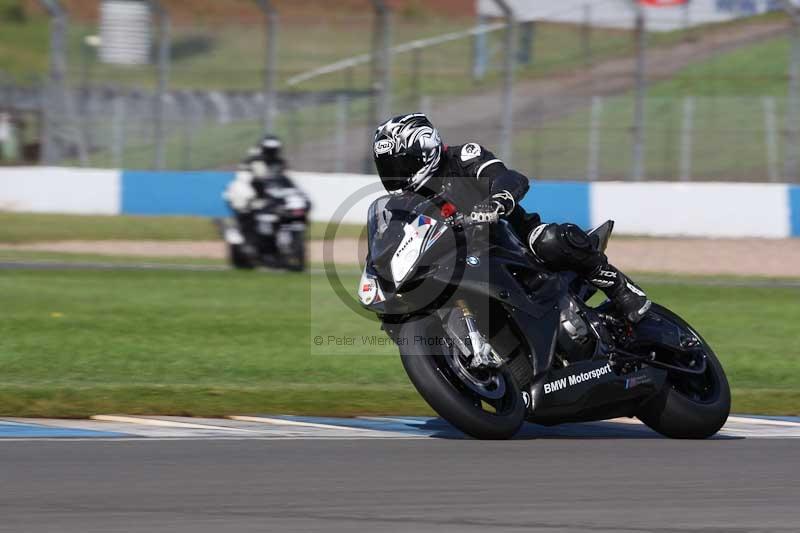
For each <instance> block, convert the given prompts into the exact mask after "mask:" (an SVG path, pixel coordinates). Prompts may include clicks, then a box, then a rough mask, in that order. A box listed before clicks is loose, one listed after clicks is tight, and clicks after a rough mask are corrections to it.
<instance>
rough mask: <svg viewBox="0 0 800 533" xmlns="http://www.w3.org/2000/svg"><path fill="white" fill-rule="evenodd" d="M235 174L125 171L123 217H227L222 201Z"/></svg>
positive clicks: (123, 175)
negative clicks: (226, 188) (223, 193)
mask: <svg viewBox="0 0 800 533" xmlns="http://www.w3.org/2000/svg"><path fill="white" fill-rule="evenodd" d="M233 177H234V174H233V172H155V171H141V170H124V171H123V172H122V193H121V194H122V201H121V202H120V204H121V211H122V214H124V215H195V216H206V217H221V216H227V215H228V209H227V207H226V206H225V202H224V201H223V200H222V192H223V191H224V190H225V186H226V185H227V184H228V183H229V182H230V181H231V180H232V179H233Z"/></svg>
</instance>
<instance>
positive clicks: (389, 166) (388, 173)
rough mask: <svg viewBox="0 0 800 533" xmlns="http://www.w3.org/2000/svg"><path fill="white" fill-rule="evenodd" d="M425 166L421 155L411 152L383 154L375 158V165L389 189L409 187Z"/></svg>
mask: <svg viewBox="0 0 800 533" xmlns="http://www.w3.org/2000/svg"><path fill="white" fill-rule="evenodd" d="M423 166H424V163H423V162H422V158H421V157H413V156H410V155H409V154H398V155H382V156H380V157H376V158H375V167H376V168H377V169H378V175H379V176H380V177H381V181H382V182H383V186H384V187H385V188H386V190H387V191H390V192H391V191H398V190H400V189H403V188H405V187H408V186H409V185H410V182H411V178H412V177H413V176H414V175H415V174H416V173H417V172H419V170H420V169H421V168H422V167H423Z"/></svg>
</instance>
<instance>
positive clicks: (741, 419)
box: [728, 416, 800, 429]
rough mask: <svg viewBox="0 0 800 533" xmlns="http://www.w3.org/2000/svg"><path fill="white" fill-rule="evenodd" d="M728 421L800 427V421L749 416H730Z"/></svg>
mask: <svg viewBox="0 0 800 533" xmlns="http://www.w3.org/2000/svg"><path fill="white" fill-rule="evenodd" d="M728 422H741V423H744V424H757V425H761V426H783V427H790V428H797V429H800V422H789V421H787V420H770V419H768V418H749V417H746V416H729V417H728Z"/></svg>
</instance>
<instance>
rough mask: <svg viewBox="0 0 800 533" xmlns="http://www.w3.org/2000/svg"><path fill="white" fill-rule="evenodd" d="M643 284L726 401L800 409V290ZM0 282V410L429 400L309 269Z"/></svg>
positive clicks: (356, 408) (62, 274) (331, 408)
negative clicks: (693, 341) (720, 369)
mask: <svg viewBox="0 0 800 533" xmlns="http://www.w3.org/2000/svg"><path fill="white" fill-rule="evenodd" d="M356 282H357V277H355V276H348V277H345V278H344V279H343V283H344V286H345V288H351V287H352V288H355V286H356ZM646 286H647V288H648V289H649V290H650V292H651V294H652V296H653V297H654V298H655V299H656V300H658V301H659V302H661V303H663V304H664V305H667V306H668V307H670V308H673V309H674V310H676V311H677V312H678V313H680V314H681V315H683V316H684V317H685V318H686V319H687V320H688V321H690V322H691V323H693V324H694V325H696V326H697V328H698V329H699V330H700V331H701V332H702V333H703V334H704V335H705V336H706V338H707V339H708V340H709V342H710V343H711V344H712V345H713V346H714V347H715V349H716V350H717V353H718V355H719V356H720V358H721V360H722V362H723V364H724V365H725V368H726V370H727V372H728V376H729V379H730V382H731V385H732V387H733V393H734V409H735V410H736V411H738V412H751V413H763V414H800V392H798V391H800V386H798V385H800V376H799V375H798V373H797V366H798V363H797V361H798V356H800V342H798V340H797V336H796V328H795V325H796V324H797V322H798V319H800V309H798V307H797V306H796V304H795V302H796V299H797V296H798V290H796V289H776V288H745V287H736V288H735V289H734V288H731V287H725V286H694V285H688V284H687V285H676V284H674V282H671V283H670V284H658V283H649V284H646ZM0 295H1V296H0V297H1V298H2V301H3V305H2V307H0V372H1V373H0V415H2V416H12V415H14V416H68V417H82V416H88V415H92V414H98V413H112V412H127V413H137V414H182V415H205V416H212V415H213V416H218V415H224V414H232V413H254V412H272V413H297V414H310V413H314V414H326V415H352V414H365V413H370V414H429V413H430V411H429V409H428V408H427V407H426V406H425V405H424V403H423V402H422V400H421V399H420V398H419V397H418V396H417V395H416V393H415V392H414V390H413V389H412V387H411V385H410V384H409V383H408V380H407V378H406V376H405V374H404V372H403V370H402V367H401V365H400V362H399V358H398V357H397V352H396V348H395V347H393V346H391V345H389V344H387V343H384V342H382V340H383V339H385V337H384V335H383V333H382V332H381V331H380V330H379V328H378V325H377V324H376V323H375V322H374V321H371V320H368V319H366V318H363V317H362V316H359V315H357V314H356V313H353V312H352V311H349V310H348V309H347V308H346V307H345V306H344V305H343V304H342V303H341V302H340V301H339V300H338V299H337V298H336V296H335V295H334V294H333V292H332V291H331V289H330V288H329V285H328V282H327V280H326V279H325V277H324V276H321V275H291V274H280V273H239V272H168V271H145V272H131V271H124V272H120V271H115V272H111V271H102V272H86V271H59V270H56V271H26V270H7V271H3V272H2V274H0ZM318 336H319V337H320V338H321V339H322V341H321V344H320V345H317V344H316V343H315V342H314V341H313V339H314V338H315V337H318ZM348 339H349V340H348Z"/></svg>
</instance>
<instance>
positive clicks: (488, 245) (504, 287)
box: [358, 195, 730, 439]
mask: <svg viewBox="0 0 800 533" xmlns="http://www.w3.org/2000/svg"><path fill="white" fill-rule="evenodd" d="M368 216H369V220H368V234H369V244H368V246H369V255H368V258H367V264H366V267H365V270H364V274H363V276H362V278H361V283H360V285H359V290H358V295H359V299H360V301H361V303H362V305H363V306H364V307H366V308H367V309H368V310H370V311H372V312H374V313H376V314H377V315H378V317H379V318H380V319H381V322H382V328H383V329H384V330H385V331H386V332H387V333H388V335H389V336H390V337H391V338H392V339H393V340H394V342H395V343H396V344H397V346H398V347H399V350H400V356H401V358H402V362H403V366H404V367H405V370H406V373H407V374H408V376H409V378H410V379H411V382H412V383H413V384H414V386H415V387H416V389H417V390H418V391H419V393H420V394H421V395H422V397H423V398H424V399H425V401H426V402H427V403H428V404H429V405H430V406H431V407H432V408H433V409H434V410H435V411H436V412H437V413H438V414H439V415H440V416H442V417H443V418H444V419H445V420H447V421H448V422H450V423H451V424H453V425H454V426H455V427H457V428H458V429H460V430H461V431H463V432H464V433H466V434H468V435H471V436H473V437H476V438H481V439H506V438H510V437H512V436H513V435H514V434H515V433H516V432H517V431H518V430H519V428H520V426H521V425H522V423H523V422H524V421H525V420H528V421H530V422H534V423H538V424H544V425H555V424H561V423H567V422H585V421H594V420H607V419H611V418H617V417H638V418H639V419H640V420H642V421H643V422H644V423H645V424H647V425H648V426H650V427H651V428H652V429H654V430H655V431H657V432H659V433H661V434H662V435H665V436H668V437H673V438H691V439H700V438H707V437H710V436H712V435H714V434H715V433H716V432H717V431H718V430H719V429H720V428H721V427H722V426H723V425H724V424H725V421H726V420H727V418H728V414H729V412H730V389H729V386H728V382H727V379H726V377H725V372H724V371H723V369H722V366H721V365H720V362H719V360H718V359H717V357H716V355H715V354H714V352H713V351H712V349H711V347H710V346H709V345H708V343H706V341H705V340H703V338H702V337H701V336H700V334H699V333H697V331H695V329H694V328H692V326H690V325H689V324H688V323H687V322H685V321H684V320H683V319H681V318H680V317H679V316H678V315H676V314H675V313H673V312H672V311H670V310H668V309H666V308H665V307H663V306H659V305H656V304H654V305H653V307H652V309H651V311H650V312H649V314H648V315H647V316H646V317H645V318H644V319H643V320H642V321H641V322H640V323H639V324H636V325H632V324H630V323H629V322H627V321H625V320H624V319H623V318H622V317H621V316H620V315H619V314H618V313H617V312H616V310H615V308H614V306H613V305H612V303H610V302H609V301H604V302H602V303H599V305H590V303H589V300H590V298H592V296H593V295H594V294H595V293H596V292H597V290H596V289H595V288H594V287H593V286H591V285H589V284H588V283H586V282H585V281H583V280H582V279H580V278H578V277H577V276H576V275H575V274H573V273H553V272H550V271H548V270H546V269H545V268H544V267H543V266H542V265H541V264H540V263H539V262H538V261H537V259H536V258H535V257H534V256H533V255H532V254H531V253H530V252H529V250H528V247H527V246H525V245H524V244H523V243H522V242H521V241H520V239H519V238H518V236H517V235H516V234H515V232H514V231H513V229H512V228H511V226H510V225H509V224H508V223H506V222H504V221H501V222H500V223H497V224H475V223H473V222H471V220H470V219H469V218H468V217H465V216H463V215H462V214H460V213H459V212H458V210H457V208H456V207H455V205H454V204H452V203H450V202H447V201H445V200H443V199H433V200H425V199H420V198H416V199H415V198H412V197H410V196H408V197H403V195H401V196H387V197H383V198H380V199H378V200H376V201H375V202H374V203H373V204H372V206H371V207H370V210H369V215H368ZM612 229H613V222H612V221H609V222H606V223H605V224H603V225H602V226H600V227H598V228H596V229H595V230H593V231H592V232H591V236H592V240H593V241H594V244H595V246H597V248H598V249H600V250H605V248H606V245H607V243H608V240H609V238H610V236H611V232H612Z"/></svg>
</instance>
